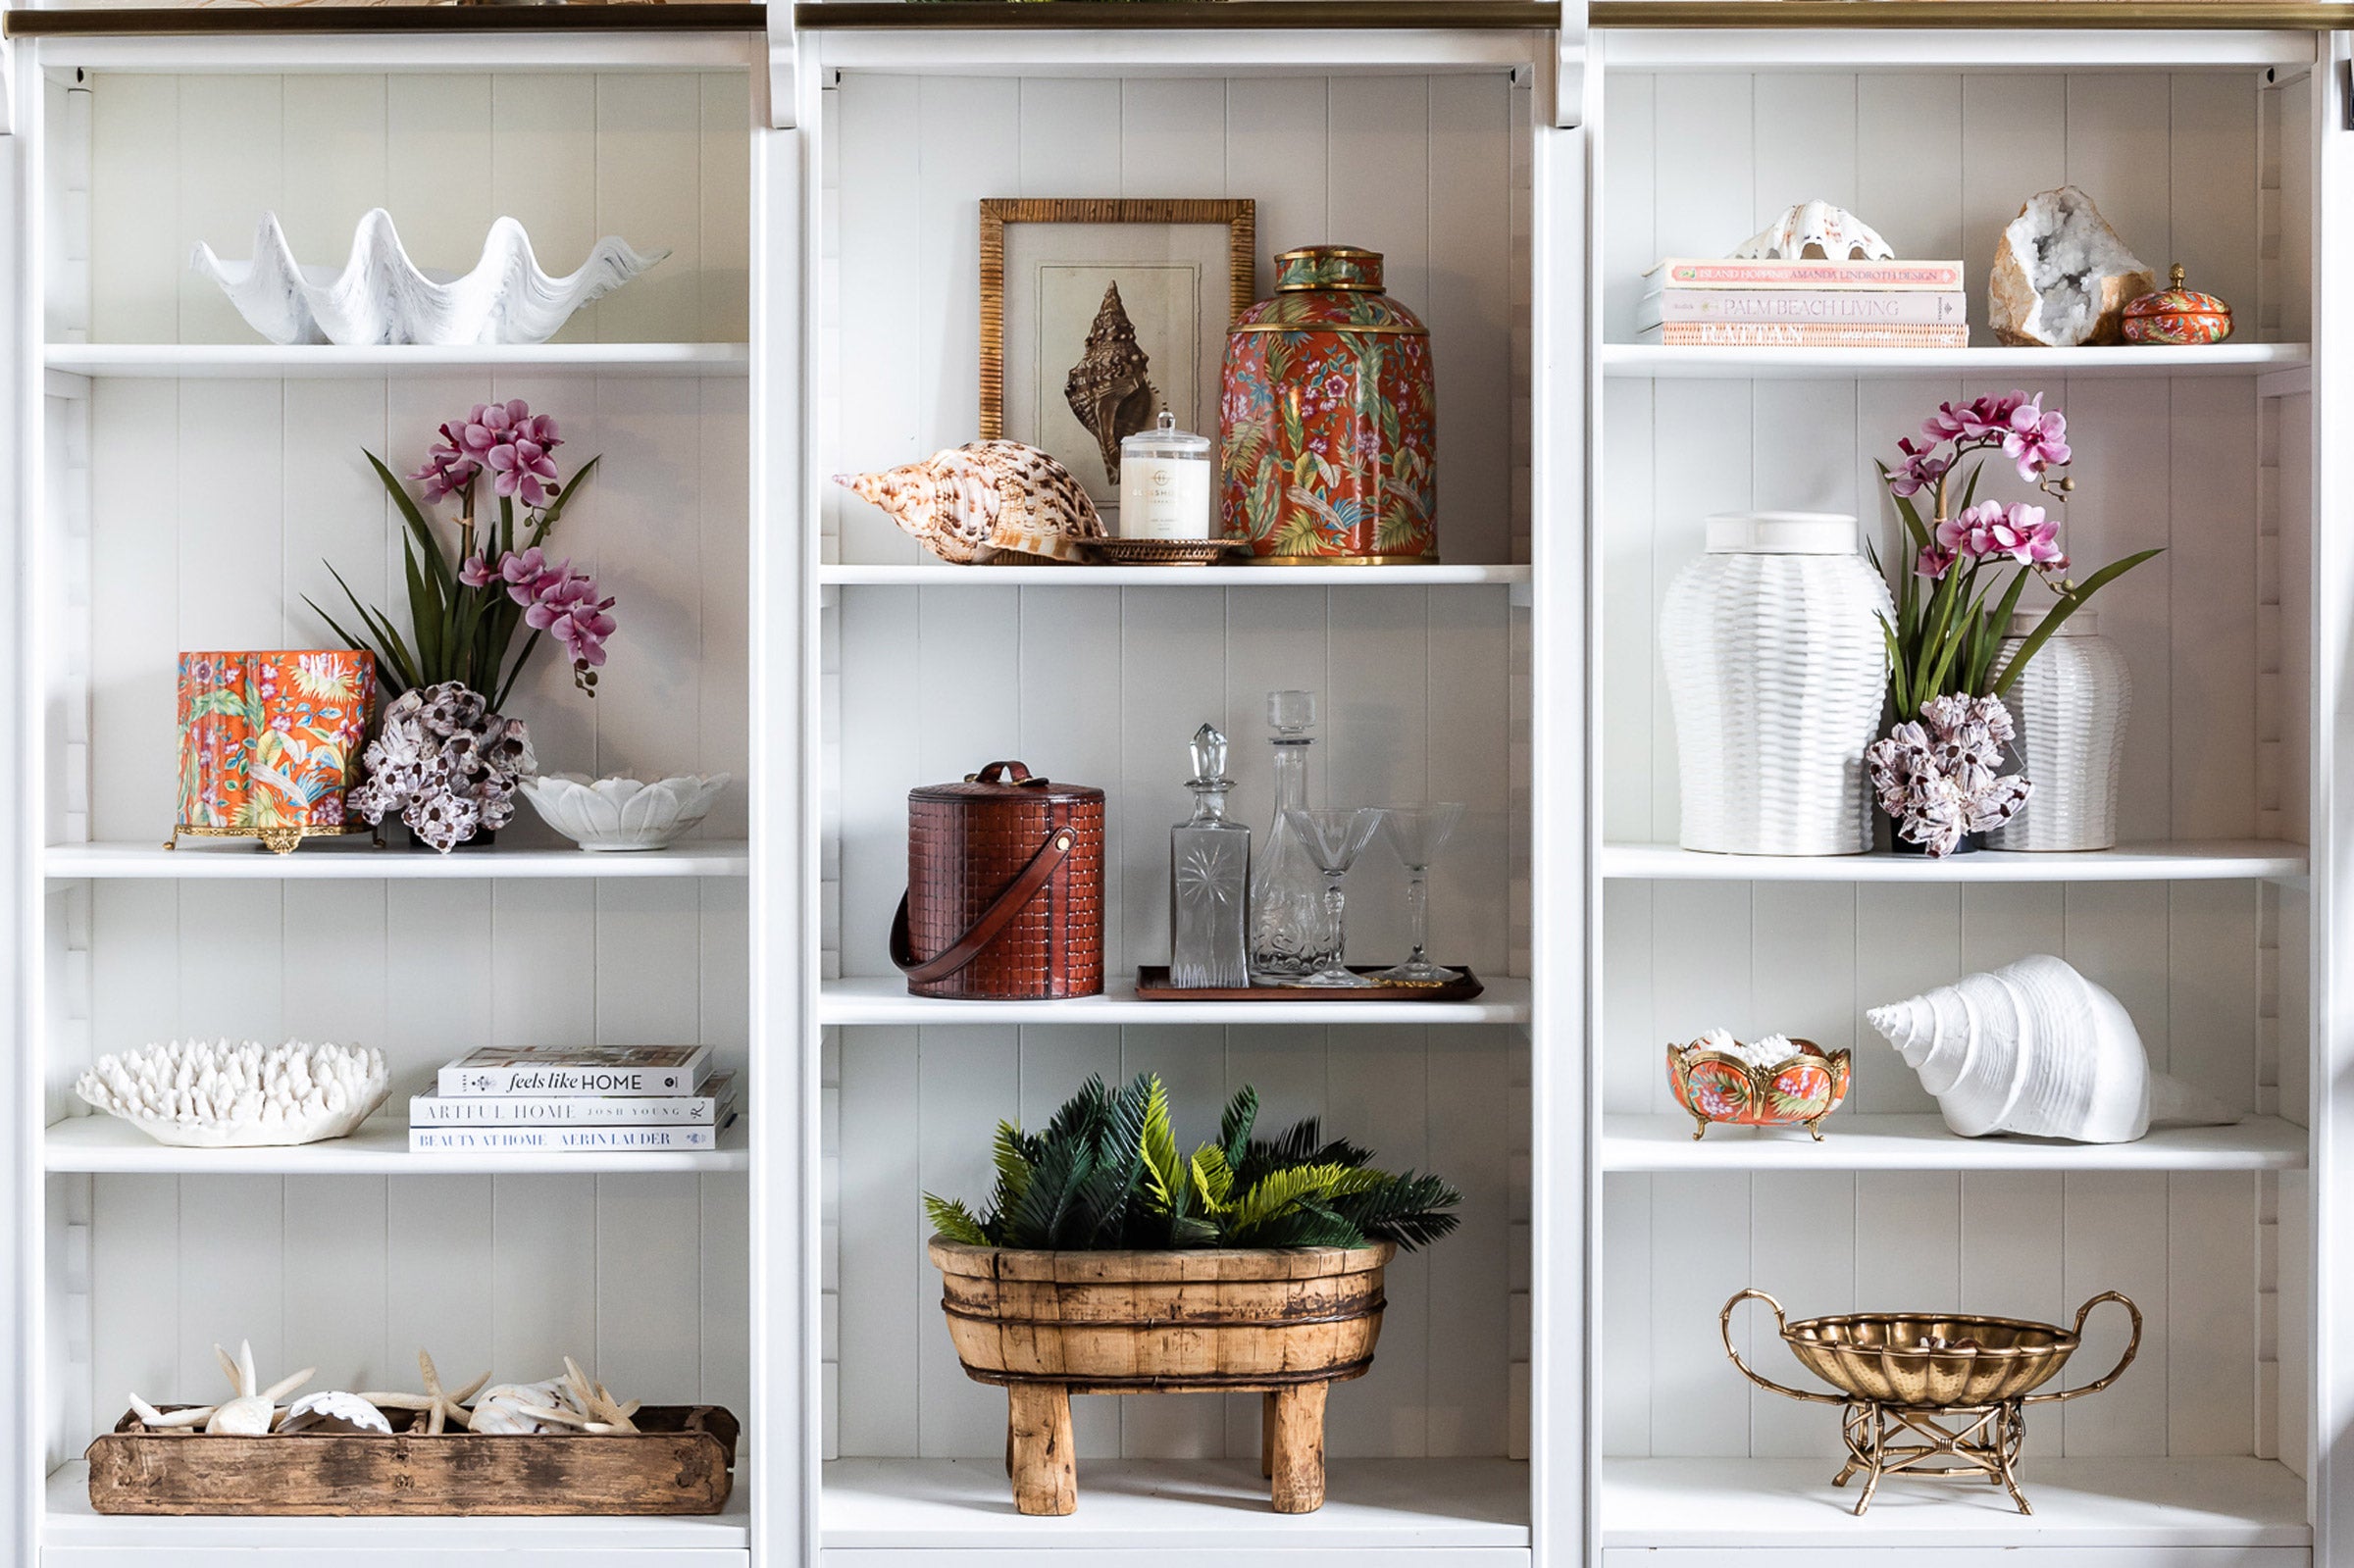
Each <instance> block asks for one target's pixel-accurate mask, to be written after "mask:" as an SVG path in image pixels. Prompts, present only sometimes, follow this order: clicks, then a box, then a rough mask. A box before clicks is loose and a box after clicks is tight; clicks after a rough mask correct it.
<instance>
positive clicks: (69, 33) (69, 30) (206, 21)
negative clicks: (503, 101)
mask: <svg viewBox="0 0 2354 1568" xmlns="http://www.w3.org/2000/svg"><path fill="white" fill-rule="evenodd" d="M767 27H768V8H767V7H766V6H760V5H722V4H709V3H704V0H691V3H681V4H674V5H663V4H658V3H656V4H645V3H637V4H621V5H560V6H559V5H550V6H500V5H437V6H436V5H390V6H374V5H250V6H130V7H124V8H122V9H117V10H98V9H78V8H74V7H68V8H66V9H63V10H57V11H24V10H18V11H9V12H7V13H5V14H0V29H4V30H5V31H6V32H7V33H8V35H9V36H10V37H12V38H88V37H98V36H177V35H186V36H225V35H230V34H236V33H287V34H298V33H337V32H341V33H349V32H762V31H765V30H767Z"/></svg>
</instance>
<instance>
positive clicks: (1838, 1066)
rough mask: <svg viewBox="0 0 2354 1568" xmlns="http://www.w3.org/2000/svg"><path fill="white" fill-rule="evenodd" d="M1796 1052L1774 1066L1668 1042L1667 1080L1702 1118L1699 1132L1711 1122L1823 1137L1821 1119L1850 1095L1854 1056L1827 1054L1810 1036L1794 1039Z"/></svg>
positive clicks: (1677, 1098) (1698, 1120) (1677, 1096)
mask: <svg viewBox="0 0 2354 1568" xmlns="http://www.w3.org/2000/svg"><path fill="white" fill-rule="evenodd" d="M1790 1043H1791V1044H1793V1045H1795V1046H1797V1047H1798V1054H1797V1055H1795V1056H1786V1057H1784V1058H1783V1059H1782V1060H1780V1061H1778V1062H1775V1063H1774V1064H1773V1065H1772V1066H1770V1067H1752V1066H1750V1065H1749V1064H1748V1063H1747V1062H1745V1061H1743V1060H1741V1058H1739V1057H1738V1056H1728V1055H1726V1054H1725V1053H1724V1052H1722V1051H1713V1050H1709V1049H1707V1048H1706V1047H1705V1046H1703V1045H1701V1044H1700V1043H1698V1042H1697V1041H1695V1042H1694V1043H1692V1044H1690V1045H1670V1046H1668V1047H1667V1084H1668V1087H1671V1088H1673V1089H1674V1090H1675V1102H1676V1103H1677V1104H1678V1105H1681V1106H1682V1107H1683V1108H1684V1109H1685V1110H1686V1111H1688V1112H1690V1113H1691V1116H1692V1120H1693V1121H1694V1122H1695V1123H1697V1124H1698V1128H1697V1131H1695V1132H1694V1133H1693V1135H1692V1136H1693V1137H1694V1138H1700V1137H1701V1136H1702V1135H1704V1134H1706V1133H1707V1132H1708V1130H1709V1126H1710V1124H1711V1123H1714V1122H1723V1123H1727V1124H1729V1125H1732V1126H1735V1127H1804V1128H1805V1129H1806V1130H1807V1131H1808V1132H1810V1133H1812V1134H1814V1135H1815V1138H1816V1141H1817V1142H1820V1141H1821V1139H1822V1126H1821V1123H1822V1119H1823V1118H1824V1117H1826V1116H1828V1115H1830V1114H1831V1112H1833V1111H1835V1110H1837V1109H1838V1108H1839V1103H1840V1101H1842V1100H1844V1099H1846V1098H1847V1085H1848V1077H1849V1073H1850V1071H1851V1068H1852V1065H1853V1063H1852V1058H1851V1057H1850V1056H1849V1054H1848V1053H1847V1052H1846V1051H1832V1052H1830V1053H1828V1054H1827V1055H1826V1054H1825V1053H1824V1051H1823V1049H1822V1047H1821V1046H1819V1045H1817V1044H1816V1043H1815V1042H1814V1041H1813V1040H1810V1039H1794V1040H1792V1041H1791V1042H1790Z"/></svg>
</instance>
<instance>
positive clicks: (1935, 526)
mask: <svg viewBox="0 0 2354 1568" xmlns="http://www.w3.org/2000/svg"><path fill="white" fill-rule="evenodd" d="M1920 433H1921V436H1922V439H1921V440H1920V441H1919V443H1916V442H1915V441H1913V440H1912V439H1911V438H1910V437H1908V438H1906V439H1903V440H1900V441H1898V442H1897V443H1896V449H1897V452H1898V454H1899V456H1900V458H1901V461H1900V462H1899V463H1898V464H1897V465H1896V466H1895V467H1890V466H1889V465H1887V464H1885V463H1883V464H1881V465H1880V477H1881V479H1882V480H1883V481H1886V483H1887V485H1888V490H1889V493H1890V494H1891V495H1893V496H1894V497H1895V499H1896V509H1897V513H1898V515H1899V516H1901V517H1902V518H1903V519H1904V524H1905V531H1906V532H1907V534H1908V535H1909V536H1910V538H1911V541H1912V547H1913V551H1914V556H1913V570H1912V571H1911V572H1909V573H1907V574H1905V575H1904V577H1903V578H1902V579H1901V580H1900V581H1899V582H1898V586H1897V598H1896V620H1895V621H1894V622H1893V623H1891V622H1889V621H1887V620H1886V619H1885V618H1883V619H1882V621H1881V623H1880V627H1881V631H1882V632H1884V633H1885V634H1886V636H1887V639H1888V654H1889V659H1890V662H1891V665H1892V667H1893V670H1892V674H1891V676H1890V685H1891V688H1892V691H1891V694H1892V695H1893V697H1894V698H1895V702H1896V714H1897V718H1898V719H1899V720H1900V721H1906V722H1910V721H1913V720H1917V719H1920V718H1922V717H1924V716H1925V715H1926V713H1927V711H1928V705H1929V704H1930V703H1931V702H1933V701H1935V700H1936V699H1937V698H1939V697H1942V696H1946V695H1949V694H1955V693H1959V694H1963V695H1967V696H1975V697H1987V698H1999V697H2000V696H2001V695H2002V694H2003V693H2004V692H2005V691H2007V690H2009V689H2010V686H2011V683H2013V682H2015V681H2017V680H2018V679H2019V677H2020V673H2021V671H2023V670H2025V669H2026V667H2027V662H2028V661H2029V660H2030V659H2032V658H2034V656H2035V654H2036V653H2037V652H2038V651H2039V650H2040V649H2041V648H2042V647H2043V644H2044V643H2045V641H2047V640H2048V639H2049V638H2050V637H2051V636H2052V634H2053V633H2054V632H2058V631H2059V630H2060V627H2061V625H2062V624H2063V623H2064V622H2066V621H2067V620H2068V618H2069V617H2070V616H2072V615H2073V614H2075V612H2076V611H2077V610H2078V609H2080V608H2081V607H2082V606H2083V605H2084V603H2085V601H2087V600H2089V599H2090V598H2091V597H2092V596H2093V594H2094V593H2095V592H2097V591H2098V590H2100V589H2101V588H2103V587H2105V586H2106V585H2108V584H2109V583H2110V582H2113V581H2115V580H2116V579H2118V578H2120V577H2122V576H2124V574H2125V573H2127V572H2129V571H2131V570H2132V569H2133V568H2135V567H2137V566H2139V565H2140V564H2141V563H2142V562H2144V561H2146V560H2148V559H2149V558H2150V557H2151V556H2153V555H2156V554H2157V553H2158V551H2156V550H2142V551H2140V552H2138V553H2136V554H2133V555H2128V556H2126V557H2125V558H2124V560H2122V561H2113V562H2111V563H2110V564H2109V565H2107V566H2105V567H2103V568H2101V569H2100V570H2099V571H2098V572H2095V573H2093V574H2092V575H2091V576H2090V577H2088V578H2086V579H2085V580H2084V581H2083V582H2075V581H2074V580H2073V579H2072V578H2070V577H2069V575H2068V572H2069V560H2068V553H2067V552H2066V551H2065V550H2063V549H2062V548H2061V546H2060V523H2059V520H2058V519H2057V518H2055V517H2052V516H2051V515H2050V514H2049V513H2048V512H2047V511H2046V510H2045V509H2044V508H2043V507H2042V506H2040V505H2036V504H2033V503H2030V502H2025V501H2013V502H2009V503H2005V502H2002V501H1994V500H1987V501H1980V500H1978V499H1977V491H1978V481H1979V479H1980V478H1981V476H1982V474H1983V465H1984V459H1983V458H1980V460H1979V461H1978V462H1977V463H1972V464H1970V473H1969V475H1968V477H1967V478H1966V479H1964V480H1962V481H1961V486H1960V494H1959V495H1957V494H1956V493H1955V481H1956V478H1957V472H1958V471H1959V470H1960V469H1961V468H1962V467H1963V466H1964V460H1965V459H1967V458H1970V456H1971V455H1972V454H1981V453H1982V454H1989V455H1991V454H1992V453H1994V452H1997V451H1999V452H2000V453H2001V454H2002V456H2003V457H2005V458H2007V459H2008V460H2009V461H2010V462H2011V463H2012V465H2013V466H2014V467H2015V468H2016V469H2017V470H2018V473H2019V477H2020V478H2021V480H2023V481H2026V482H2028V483H2030V484H2033V485H2034V486H2035V487H2036V489H2037V491H2038V492H2039V493H2041V494H2043V495H2046V496H2050V497H2053V498H2055V499H2057V500H2059V501H2060V502H2062V503H2063V504H2065V503H2066V501H2067V499H2068V496H2069V493H2070V492H2071V491H2072V490H2073V489H2074V488H2075V481H2073V480H2072V479H2069V478H2068V477H2066V476H2065V475H2063V474H2061V473H2059V472H2058V471H2059V470H2061V469H2064V468H2066V467H2067V466H2068V463H2069V461H2070V459H2071V458H2072V457H2073V452H2072V451H2071V450H2070V448H2069V444H2068V419H2067V416H2065V415H2063V414H2062V413H2061V412H2060V411H2059V410H2058V409H2052V410H2049V411H2046V410H2045V408H2044V406H2043V394H2042V393H2040V392H2038V393H2036V394H2035V395H2034V396H2033V397H2029V396H2028V395H2027V394H2026V393H2024V392H2012V393H2010V394H2008V395H2006V396H1994V397H1979V398H1972V399H1971V400H1970V402H1968V403H1962V404H1954V403H1940V404H1938V405H1937V412H1936V413H1934V414H1932V415H1930V416H1929V417H1928V418H1927V419H1926V420H1924V421H1922V422H1921V427H1920ZM1923 492H1926V493H1927V494H1928V496H1929V497H1930V500H1931V502H1932V515H1931V516H1930V517H1929V518H1927V519H1926V520H1924V519H1923V518H1922V517H1921V515H1920V508H1919V504H1918V502H1917V501H1916V499H1915V498H1916V497H1918V496H1919V495H1920V494H1922V493H1923ZM2030 582H2033V583H2038V584H2040V585H2041V586H2043V587H2044V588H2047V589H2049V590H2050V591H2051V593H2052V594H2053V602H2052V604H2051V606H2050V608H2049V609H2048V610H2047V611H2046V612H2045V613H2044V617H2043V619H2042V620H2041V621H2040V622H2038V623H2037V624H2036V627H2035V630H2034V632H2031V633H2029V634H2028V635H2027V636H2026V637H2025V638H2024V639H2023V640H2022V641H2021V643H2020V646H2019V650H2018V652H2017V653H2015V654H2014V655H2013V656H2012V657H2011V659H2010V661H2009V662H2008V663H2006V664H2005V665H2004V666H2003V667H2002V669H2001V670H1999V671H1998V670H1996V669H1995V660H1996V657H1997V655H1998V654H1999V653H2000V652H2001V650H2002V642H2003V637H2004V634H2005V632H2007V631H2008V630H2009V628H2010V625H2011V618H2012V615H2013V613H2014V612H2016V611H2017V610H2018V609H2019V607H2020V600H2021V597H2022V596H2023V595H2024V594H2025V592H2026V589H2027V585H2028V584H2029V583H2030Z"/></svg>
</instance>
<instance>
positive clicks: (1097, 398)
mask: <svg viewBox="0 0 2354 1568" xmlns="http://www.w3.org/2000/svg"><path fill="white" fill-rule="evenodd" d="M1151 370H1152V362H1151V358H1150V357H1148V356H1147V355H1146V353H1145V351H1144V350H1143V349H1142V348H1139V347H1138V346H1137V342H1136V327H1135V324H1134V323H1132V322H1130V321H1129V320H1128V307H1127V306H1125V305H1123V304H1122V303H1120V285H1119V284H1118V283H1117V282H1111V283H1106V284H1104V285H1103V303H1102V304H1100V305H1099V306H1097V307H1096V321H1095V325H1094V326H1092V327H1090V328H1089V329H1087V352H1086V353H1085V354H1083V355H1081V356H1080V359H1079V363H1078V364H1076V365H1074V366H1072V367H1071V374H1070V375H1069V376H1068V377H1067V378H1065V379H1064V380H1063V383H1062V395H1063V397H1064V399H1065V400H1067V401H1068V402H1069V403H1070V405H1071V412H1072V413H1073V414H1076V415H1077V416H1079V423H1080V424H1081V425H1084V426H1086V427H1087V432H1088V433H1089V434H1090V435H1093V436H1094V437H1095V438H1096V449H1097V450H1098V451H1099V452H1100V453H1102V454H1103V477H1104V478H1105V479H1107V480H1109V481H1111V482H1112V483H1113V484H1115V485H1116V484H1118V483H1119V482H1120V441H1121V438H1122V437H1124V436H1129V435H1134V434H1135V433H1136V432H1137V431H1139V430H1145V429H1148V428H1149V427H1150V426H1151V423H1152V415H1153V412H1154V409H1155V406H1156V404H1157V403H1158V401H1159V398H1158V394H1157V393H1155V392H1154V391H1153V390H1152V383H1151V381H1150V380H1148V379H1146V378H1147V377H1148V376H1149V375H1150V374H1151Z"/></svg>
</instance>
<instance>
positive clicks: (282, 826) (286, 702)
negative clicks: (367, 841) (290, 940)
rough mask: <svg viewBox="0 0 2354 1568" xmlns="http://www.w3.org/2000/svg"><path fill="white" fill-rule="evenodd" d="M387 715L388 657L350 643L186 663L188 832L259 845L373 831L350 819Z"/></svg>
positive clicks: (184, 821) (178, 829) (284, 846)
mask: <svg viewBox="0 0 2354 1568" xmlns="http://www.w3.org/2000/svg"><path fill="white" fill-rule="evenodd" d="M375 713H376V658H375V656H374V655H372V654H369V653H366V652H361V651H358V650H354V649H349V648H321V649H300V650H290V651H283V652H273V653H183V654H181V655H180V656H179V817H178V819H177V820H176V822H175V824H174V826H173V829H172V839H173V843H174V844H177V843H178V842H179V836H180V835H182V834H189V835H195V836H197V837H203V838H259V839H260V840H261V841H262V842H263V843H265V844H267V845H268V846H269V847H270V848H272V849H274V850H276V851H277V852H278V853H280V854H281V855H282V854H285V853H286V852H288V851H289V850H291V849H292V848H293V847H294V846H295V845H296V844H297V843H299V842H301V841H302V840H303V839H304V838H306V837H312V836H316V835H333V834H345V833H366V832H367V831H368V830H367V829H366V828H365V827H354V826H349V825H347V824H346V823H345V822H344V820H343V794H344V791H345V790H347V789H349V788H350V787H351V786H352V785H353V784H357V783H358V782H359V777H360V753H361V750H362V748H363V747H364V746H365V745H366V744H367V740H368V725H369V721H370V720H371V719H372V718H373V717H374V716H375Z"/></svg>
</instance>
